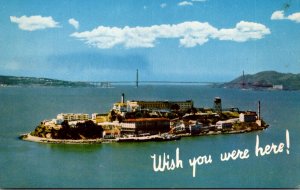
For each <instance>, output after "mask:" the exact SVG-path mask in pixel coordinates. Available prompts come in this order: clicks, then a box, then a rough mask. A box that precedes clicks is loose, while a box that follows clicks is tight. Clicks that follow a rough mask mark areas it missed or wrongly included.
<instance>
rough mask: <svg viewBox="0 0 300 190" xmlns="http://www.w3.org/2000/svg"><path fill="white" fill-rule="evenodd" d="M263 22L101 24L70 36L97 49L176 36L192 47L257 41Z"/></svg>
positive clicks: (142, 45) (145, 43) (136, 45)
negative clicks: (211, 42) (225, 25)
mask: <svg viewBox="0 0 300 190" xmlns="http://www.w3.org/2000/svg"><path fill="white" fill-rule="evenodd" d="M270 33H271V32H270V30H269V29H268V28H267V27H266V26H264V25H263V24H259V23H254V22H245V21H241V22H239V23H237V24H236V26H235V28H229V29H217V28H215V27H213V26H211V25H210V24H209V23H207V22H204V23H202V22H198V21H194V22H183V23H179V24H173V25H170V24H163V25H153V26H149V27H140V26H137V27H129V26H125V27H124V28H118V27H105V26H99V27H98V28H95V29H93V30H91V31H85V32H75V33H73V34H71V36H72V37H74V38H77V39H79V40H82V41H84V42H85V43H87V44H88V45H91V46H95V47H98V48H100V49H107V48H113V47H115V46H118V45H119V46H120V45H123V46H124V47H126V48H152V47H155V44H156V43H157V40H158V39H161V38H165V39H176V38H177V39H179V44H180V46H183V47H194V46H197V45H202V44H204V43H206V42H208V41H209V39H218V40H230V41H236V42H245V41H248V40H257V39H261V38H263V37H264V36H265V35H267V34H270Z"/></svg>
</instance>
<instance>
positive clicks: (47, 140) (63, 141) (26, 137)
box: [19, 126, 268, 144]
mask: <svg viewBox="0 0 300 190" xmlns="http://www.w3.org/2000/svg"><path fill="white" fill-rule="evenodd" d="M266 128H268V126H266V127H264V128H262V129H258V130H253V129H251V128H247V129H243V130H232V131H209V132H207V133H200V134H197V135H191V134H190V133H182V134H177V135H176V137H175V136H173V137H172V138H171V139H163V138H162V137H161V136H159V135H151V136H147V137H130V138H124V137H123V138H115V139H103V138H96V139H78V140H73V139H51V138H44V137H37V136H33V135H31V134H30V133H27V134H22V135H20V137H19V138H20V139H22V140H25V141H31V142H38V143H51V144H101V143H114V142H119V143H120V142H146V141H169V140H179V139H180V138H181V137H196V136H210V135H222V134H224V135H225V134H239V133H249V132H253V131H259V130H264V129H266Z"/></svg>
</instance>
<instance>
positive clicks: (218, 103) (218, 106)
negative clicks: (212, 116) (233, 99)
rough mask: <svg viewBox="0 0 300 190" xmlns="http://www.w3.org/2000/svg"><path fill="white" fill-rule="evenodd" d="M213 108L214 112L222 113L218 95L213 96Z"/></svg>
mask: <svg viewBox="0 0 300 190" xmlns="http://www.w3.org/2000/svg"><path fill="white" fill-rule="evenodd" d="M214 109H215V112H217V113H222V100H221V98H220V97H215V100H214Z"/></svg>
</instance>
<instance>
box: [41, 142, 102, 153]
mask: <svg viewBox="0 0 300 190" xmlns="http://www.w3.org/2000/svg"><path fill="white" fill-rule="evenodd" d="M38 144H39V146H42V148H45V147H46V148H47V149H49V150H50V151H53V152H63V153H65V152H78V153H94V152H96V151H100V150H101V149H102V146H103V145H101V144H42V143H38Z"/></svg>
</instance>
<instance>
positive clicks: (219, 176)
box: [0, 85, 300, 188]
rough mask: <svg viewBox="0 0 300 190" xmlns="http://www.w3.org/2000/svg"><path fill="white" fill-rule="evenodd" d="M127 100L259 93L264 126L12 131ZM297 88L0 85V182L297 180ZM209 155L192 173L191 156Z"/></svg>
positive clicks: (261, 184) (220, 184)
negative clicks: (99, 137) (92, 133)
mask: <svg viewBox="0 0 300 190" xmlns="http://www.w3.org/2000/svg"><path fill="white" fill-rule="evenodd" d="M122 93H125V98H126V99H130V100H137V99H143V100H187V99H192V100H194V104H195V106H196V107H212V106H213V100H214V97H216V96H219V97H221V98H222V105H223V107H238V108H240V109H241V110H256V109H257V108H256V107H257V101H258V100H260V101H261V106H262V109H261V110H262V111H261V112H262V116H263V119H264V120H265V121H266V122H267V123H268V124H269V125H270V127H269V128H268V129H267V130H264V131H257V132H251V133H244V134H234V135H217V136H202V137H188V138H183V139H181V140H180V141H171V142H145V143H111V144H100V145H99V144H95V145H63V144H39V143H33V142H26V141H22V140H19V139H18V136H19V134H22V133H26V132H30V131H32V130H34V128H35V126H37V125H38V124H39V122H40V121H42V120H43V119H51V118H54V117H56V115H57V114H58V113H62V112H73V113H77V112H78V113H82V112H84V113H89V114H91V113H94V112H98V113H105V112H107V111H109V109H110V108H111V106H112V104H113V103H114V102H117V101H120V96H121V94H122ZM299 116H300V92H298V91H294V92H292V91H243V90H237V89H221V88H210V87H206V86H197V85H187V86H180V85H169V86H168V85H147V86H140V87H139V88H134V87H133V86H116V87H115V88H45V87H35V88H25V87H7V88H0V166H1V172H0V187H2V188H20V187H24V188H58V187H60V188H105V187H106V188H110V187H112V188H135V187H137V188H164V187H166V188H189V187H192V188H227V187H229V188H284V187H290V188H295V187H300V170H299V169H298V168H300V138H299V137H300V125H299V123H300V117H299ZM286 130H288V131H289V135H290V147H289V149H288V150H289V154H287V151H286V150H287V148H286V147H284V151H283V152H282V153H279V154H270V155H265V156H259V157H257V156H255V143H256V136H257V135H258V136H259V138H260V145H261V146H265V145H268V144H269V145H271V144H272V143H274V144H277V145H278V144H279V143H280V142H282V143H285V144H286ZM177 148H178V149H179V152H180V159H181V160H182V162H183V168H177V169H175V170H165V171H164V172H154V171H153V167H152V165H153V160H152V159H151V155H154V154H156V155H157V156H158V155H163V154H164V153H165V154H166V155H169V158H170V159H171V158H175V151H176V149H177ZM234 149H235V150H237V149H240V150H244V149H249V158H248V159H243V160H241V159H237V160H230V161H227V162H221V161H220V154H221V153H224V152H231V151H232V150H234ZM204 155H211V157H212V160H213V161H212V163H211V164H207V165H199V166H197V169H196V176H195V177H193V175H192V167H191V166H190V165H189V159H192V158H194V157H196V158H197V157H198V156H204Z"/></svg>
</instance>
